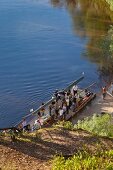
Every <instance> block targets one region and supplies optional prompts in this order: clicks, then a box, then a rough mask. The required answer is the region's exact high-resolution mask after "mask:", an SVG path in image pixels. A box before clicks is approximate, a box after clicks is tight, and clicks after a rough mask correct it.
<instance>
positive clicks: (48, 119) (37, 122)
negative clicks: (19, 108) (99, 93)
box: [15, 76, 96, 132]
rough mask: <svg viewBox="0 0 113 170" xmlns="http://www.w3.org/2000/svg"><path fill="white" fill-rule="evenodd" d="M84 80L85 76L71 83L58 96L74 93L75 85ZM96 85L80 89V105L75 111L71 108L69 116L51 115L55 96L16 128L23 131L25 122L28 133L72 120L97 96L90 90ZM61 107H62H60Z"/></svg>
mask: <svg viewBox="0 0 113 170" xmlns="http://www.w3.org/2000/svg"><path fill="white" fill-rule="evenodd" d="M83 79H84V76H81V77H80V78H78V79H77V80H74V81H73V82H72V83H70V84H69V85H68V86H67V87H66V88H65V89H63V90H59V91H57V93H58V94H62V93H67V92H68V91H70V92H71V91H72V88H73V86H74V85H77V84H78V83H79V82H81V81H82V80H83ZM94 84H95V83H92V84H91V85H89V86H88V87H86V88H84V89H80V88H79V89H78V92H77V93H79V95H80V96H81V100H80V101H79V105H78V106H77V107H76V109H75V110H72V109H70V108H69V111H68V114H67V113H66V114H65V115H64V114H63V115H62V116H61V115H59V114H58V115H57V117H56V114H55V113H51V114H50V109H49V106H50V105H51V104H53V103H54V104H55V102H56V99H57V97H56V96H55V95H53V96H52V97H51V99H50V100H49V101H47V102H46V103H45V104H43V105H41V106H40V107H39V108H38V109H36V110H34V111H33V112H32V113H30V114H28V115H26V116H25V117H23V119H22V120H21V121H20V122H19V123H17V124H16V125H15V128H17V129H20V130H22V129H23V125H22V124H23V122H24V121H25V123H26V126H25V130H27V131H30V132H32V131H34V130H37V129H39V128H42V127H47V126H51V125H52V124H53V123H56V122H57V121H58V120H62V119H64V120H66V121H67V120H70V119H71V118H72V117H73V116H74V115H76V114H77V113H79V111H80V110H82V109H83V108H84V107H85V106H86V105H87V104H88V103H89V102H90V101H91V100H92V99H94V98H95V97H96V94H95V93H93V92H91V91H89V90H88V89H89V88H90V87H92V86H93V85H94ZM86 90H87V92H88V93H89V95H88V96H87V95H86ZM59 107H60V106H59ZM42 110H44V114H43V115H41V116H39V114H38V113H40V112H41V111H42Z"/></svg>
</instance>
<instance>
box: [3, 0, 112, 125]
mask: <svg viewBox="0 0 113 170" xmlns="http://www.w3.org/2000/svg"><path fill="white" fill-rule="evenodd" d="M90 5H91V1H90V2H89V1H86V2H85V1H82V0H78V1H70V2H69V1H65V0H64V1H60V0H59V1H54V0H51V1H49V0H48V1H47V0H43V1H42V0H10V1H9V0H1V1H0V80H1V81H0V82H1V83H0V127H4V126H11V125H13V124H15V123H16V122H18V121H19V120H21V118H22V116H24V115H26V114H27V113H29V110H30V109H31V108H34V109H36V108H37V107H38V106H39V105H40V104H41V102H43V101H47V100H48V99H49V98H50V97H51V94H52V93H53V91H54V90H55V89H56V88H57V89H62V88H64V87H66V85H67V84H69V83H70V82H71V81H73V80H75V79H76V78H78V77H80V75H81V73H82V72H83V71H84V72H85V75H86V78H85V80H84V81H83V83H81V86H87V85H88V84H89V83H91V82H93V81H97V82H99V81H100V76H101V75H100V72H98V70H100V63H101V61H103V65H104V63H105V62H106V60H103V58H104V55H103V58H102V57H101V59H100V58H98V54H99V56H100V54H102V50H99V49H100V48H99V47H98V46H97V47H96V45H97V42H99V40H100V39H105V37H106V35H107V33H108V30H109V25H111V24H112V16H113V14H112V13H111V12H109V10H108V8H107V7H106V5H105V6H103V8H102V9H101V5H102V4H100V3H98V2H97V3H95V4H93V5H94V6H93V5H92V6H90ZM91 7H92V9H93V10H90V9H91ZM97 11H98V13H97ZM103 11H106V12H104V13H103ZM95 44H96V45H95ZM98 51H99V53H97V52H98ZM100 51H101V52H100ZM100 60H101V61H100ZM108 65H109V64H108Z"/></svg>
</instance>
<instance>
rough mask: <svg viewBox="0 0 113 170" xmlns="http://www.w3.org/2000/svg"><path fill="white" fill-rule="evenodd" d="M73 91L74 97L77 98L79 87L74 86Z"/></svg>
mask: <svg viewBox="0 0 113 170" xmlns="http://www.w3.org/2000/svg"><path fill="white" fill-rule="evenodd" d="M72 90H73V95H74V96H75V94H76V93H77V90H78V86H77V85H74V86H73V88H72Z"/></svg>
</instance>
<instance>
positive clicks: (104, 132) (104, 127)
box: [74, 114, 113, 137]
mask: <svg viewBox="0 0 113 170" xmlns="http://www.w3.org/2000/svg"><path fill="white" fill-rule="evenodd" d="M74 128H75V129H79V128H81V129H84V130H87V131H89V132H92V133H94V134H96V135H101V136H108V137H111V136H112V137H113V118H112V116H111V115H110V114H104V115H96V114H94V115H93V116H92V117H91V118H85V119H84V120H79V121H78V122H77V124H76V125H75V126H74Z"/></svg>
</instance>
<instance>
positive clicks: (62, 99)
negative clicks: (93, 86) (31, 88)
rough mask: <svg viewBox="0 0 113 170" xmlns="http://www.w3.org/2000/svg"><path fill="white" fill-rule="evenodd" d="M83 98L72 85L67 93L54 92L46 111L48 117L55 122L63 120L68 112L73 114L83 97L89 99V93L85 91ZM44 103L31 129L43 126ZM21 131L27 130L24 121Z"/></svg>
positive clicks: (27, 127) (75, 86) (76, 87)
mask: <svg viewBox="0 0 113 170" xmlns="http://www.w3.org/2000/svg"><path fill="white" fill-rule="evenodd" d="M84 92H85V94H84V96H83V95H82V96H81V93H80V92H79V90H78V86H77V85H74V86H73V87H72V89H71V90H70V89H69V90H67V91H58V90H56V91H55V94H54V96H55V100H53V101H52V102H51V103H50V104H49V106H48V108H47V110H49V115H50V116H52V117H53V118H54V119H55V120H56V119H59V120H62V119H65V117H66V115H67V114H69V112H70V111H72V112H75V111H76V109H77V108H78V106H79V105H80V103H81V102H82V101H83V100H84V99H85V97H89V96H90V95H91V92H89V91H88V90H87V89H86V90H85V91H84ZM43 105H44V103H42V105H41V108H40V110H39V111H38V113H37V117H38V118H37V119H36V120H35V122H34V125H33V127H32V128H34V129H35V128H37V126H38V128H41V126H42V125H43V121H44V120H43V117H44V116H46V114H47V113H46V109H45V108H44V107H43ZM22 126H23V129H28V130H29V126H28V125H26V122H25V120H24V121H23V123H22Z"/></svg>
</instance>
